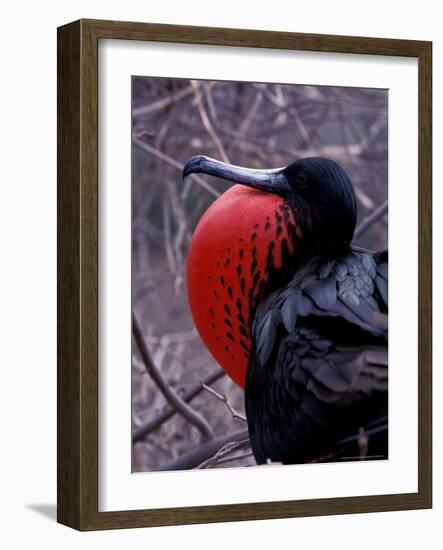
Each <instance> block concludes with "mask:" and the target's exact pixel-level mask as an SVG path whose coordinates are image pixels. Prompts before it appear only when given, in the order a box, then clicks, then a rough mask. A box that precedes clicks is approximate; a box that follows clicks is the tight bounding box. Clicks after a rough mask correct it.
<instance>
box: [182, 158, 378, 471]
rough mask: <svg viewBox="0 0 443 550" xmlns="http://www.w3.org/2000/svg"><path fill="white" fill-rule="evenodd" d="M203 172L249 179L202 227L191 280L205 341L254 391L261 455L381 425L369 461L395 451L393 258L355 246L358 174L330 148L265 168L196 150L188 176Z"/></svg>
mask: <svg viewBox="0 0 443 550" xmlns="http://www.w3.org/2000/svg"><path fill="white" fill-rule="evenodd" d="M193 173H204V174H208V175H212V176H216V177H218V178H222V179H224V180H228V181H230V182H234V183H235V184H236V185H234V186H232V187H231V188H230V189H229V190H228V191H226V192H225V193H224V194H222V195H221V197H220V198H218V199H217V200H216V201H215V202H214V203H213V204H212V205H211V206H210V207H209V209H208V210H207V211H206V212H205V214H204V215H203V216H202V218H201V220H200V222H199V224H198V226H197V228H196V230H195V232H194V235H193V238H192V241H191V245H190V250H189V254H188V263H187V286H188V296H189V303H190V308H191V311H192V315H193V318H194V321H195V324H196V327H197V329H198V331H199V333H200V335H201V337H202V339H203V341H204V343H205V344H206V346H207V347H208V349H209V351H210V352H211V353H212V355H213V356H214V357H215V359H216V360H217V361H218V363H219V364H220V365H221V366H222V367H223V368H224V369H225V371H226V372H227V374H228V375H230V376H231V378H232V379H233V380H234V381H235V382H237V383H238V384H239V385H240V386H243V387H244V390H245V410H246V417H247V422H248V431H249V436H250V441H251V447H252V451H253V454H254V457H255V459H256V461H257V463H258V464H263V463H266V462H278V463H283V464H293V463H302V462H308V461H312V460H316V459H318V458H319V457H321V456H323V455H326V456H327V454H328V452H329V451H330V449H331V446H332V447H334V448H337V447H340V442H342V443H343V444H344V442H346V441H353V440H355V439H357V438H356V437H355V434H358V433H359V431H360V433H361V432H362V430H366V432H367V433H370V431H371V427H373V426H378V427H377V429H376V430H374V433H375V432H377V431H378V432H380V431H382V432H383V437H381V438H379V439H377V438H375V439H373V441H375V442H376V444H373V445H372V447H370V448H371V454H369V455H368V456H367V458H371V457H372V458H387V424H386V418H387V404H388V403H387V393H388V392H387V389H388V353H387V351H388V350H387V344H388V253H387V251H382V252H373V251H369V250H364V249H362V248H358V247H355V246H353V245H352V244H351V242H352V239H353V235H354V231H355V227H356V220H357V202H356V199H355V193H354V190H353V186H352V184H351V181H350V179H349V177H348V175H347V174H346V172H345V170H344V169H343V168H342V167H341V166H340V165H339V164H338V163H336V162H335V161H333V160H330V159H326V158H321V157H310V158H304V159H300V160H297V161H295V162H293V163H291V164H289V165H288V166H286V167H284V168H277V169H267V170H257V169H249V168H243V167H239V166H234V165H230V164H227V163H224V162H220V161H218V160H215V159H211V158H209V157H206V156H195V157H192V158H191V159H190V160H189V161H188V162H187V163H186V165H185V167H184V170H183V177H185V176H187V175H189V174H193ZM379 419H382V424H381V426H382V429H381V430H380V426H379V423H380V422H381V421H379ZM348 453H349V451H348ZM377 453H380V454H377ZM357 457H358V453H356V454H355V457H354V456H350V457H346V456H345V457H343V456H342V458H349V459H352V458H357Z"/></svg>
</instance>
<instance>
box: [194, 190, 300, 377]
mask: <svg viewBox="0 0 443 550" xmlns="http://www.w3.org/2000/svg"><path fill="white" fill-rule="evenodd" d="M288 222H289V223H288ZM291 225H292V227H295V224H294V220H293V214H292V211H291V210H290V209H289V208H288V206H287V205H285V204H284V201H283V199H281V198H280V197H278V196H277V195H273V194H270V193H264V192H261V191H257V190H255V189H250V188H248V187H245V186H242V185H234V186H233V187H231V188H230V189H229V190H228V191H226V193H224V194H223V195H222V196H221V197H219V198H218V199H217V200H216V201H215V202H214V203H213V204H212V205H211V206H210V208H208V210H207V211H206V212H205V214H204V215H203V216H202V218H201V220H200V222H199V224H198V226H197V228H196V230H195V232H194V235H193V238H192V242H191V246H190V250H189V255H188V263H187V284H188V296H189V304H190V308H191V312H192V316H193V318H194V322H195V325H196V327H197V329H198V332H199V333H200V336H201V338H202V340H203V342H204V343H205V345H206V346H207V348H208V349H209V351H210V352H211V354H212V355H213V356H214V358H215V359H216V361H217V362H218V363H219V364H220V365H221V366H222V367H223V369H224V370H225V371H226V372H227V374H228V375H229V376H230V377H231V378H232V379H233V380H234V381H235V382H236V383H237V384H238V385H240V386H242V387H243V386H244V381H245V375H246V367H247V364H248V357H249V349H250V344H251V337H250V330H249V326H250V321H251V319H250V315H251V308H252V310H253V305H252V304H257V303H258V301H259V299H260V296H261V293H262V291H263V287H264V284H265V282H266V281H267V278H268V274H269V267H270V266H272V267H273V268H277V269H278V268H280V267H281V263H282V246H286V245H288V247H289V249H290V250H293V234H292V236H290V235H289V234H288V231H289V227H291ZM283 241H285V242H284V243H283Z"/></svg>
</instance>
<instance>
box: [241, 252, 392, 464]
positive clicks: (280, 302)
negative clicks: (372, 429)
mask: <svg viewBox="0 0 443 550" xmlns="http://www.w3.org/2000/svg"><path fill="white" fill-rule="evenodd" d="M387 262H388V258H387V253H382V254H378V255H377V254H372V253H369V252H367V251H363V250H356V249H354V250H352V251H351V252H350V254H349V255H348V256H347V257H346V258H344V259H342V260H340V261H329V262H327V263H325V264H323V265H321V266H319V265H318V264H315V263H311V264H308V265H306V266H304V267H303V268H302V269H299V270H298V271H297V273H296V275H295V277H294V279H293V280H292V281H291V282H290V283H289V285H287V286H286V287H285V288H283V289H280V290H278V291H276V292H274V293H273V294H271V295H270V296H269V297H268V298H267V299H266V301H265V302H263V303H262V304H261V305H260V306H259V308H258V310H257V313H256V316H255V321H254V324H253V327H252V334H253V340H254V350H255V353H254V354H253V358H252V362H253V368H252V369H249V370H248V379H247V385H246V390H247V391H246V394H245V397H246V410H247V416H248V424H249V429H250V435H251V444H252V447H253V451H254V455H255V457H256V459H257V461H258V462H265V461H266V459H267V458H271V459H272V460H279V461H283V462H287V463H289V462H304V461H306V459H307V458H309V457H311V458H314V457H315V456H318V455H317V454H316V453H319V452H321V451H322V448H320V447H319V443H318V442H322V443H323V444H324V443H327V442H328V441H329V443H330V444H332V443H333V441H337V440H338V439H340V438H343V437H347V436H349V435H350V433H355V432H353V430H357V431H358V428H359V426H361V425H366V423H367V422H368V421H370V420H371V419H373V416H372V415H373V409H374V407H373V406H372V405H371V406H370V407H369V408H368V407H367V405H365V404H367V403H369V402H371V403H372V401H371V400H374V399H375V401H376V402H377V407H376V409H377V414H386V407H387V399H386V395H387V388H388V360H387V358H388V353H387V328H388V327H387ZM257 372H259V373H262V374H259V375H257ZM271 372H272V374H270V373H271ZM268 373H269V374H268ZM254 376H259V377H260V376H269V378H267V379H266V380H267V381H266V382H263V379H262V382H257V381H258V378H257V379H255V380H254V379H253V378H254ZM256 383H261V384H264V387H266V391H268V392H269V394H268V395H267V396H266V397H265V398H263V397H262V393H261V390H260V388H263V385H262V386H255V384H256ZM380 396H381V397H380ZM380 403H381V405H380ZM379 405H380V407H379ZM349 406H352V409H348V408H347V407H349ZM365 407H366V408H365ZM258 409H260V410H266V415H267V416H266V424H265V425H263V424H260V421H259V420H258V419H257V418H256V415H254V413H253V411H254V410H255V411H256V410H258ZM368 410H370V411H371V414H370V415H367V412H368ZM380 411H381V412H380ZM354 417H355V418H354ZM362 419H364V420H362ZM361 422H364V423H363V424H362V423H361ZM354 424H355V425H354ZM259 433H261V435H260V436H256V435H255V434H259Z"/></svg>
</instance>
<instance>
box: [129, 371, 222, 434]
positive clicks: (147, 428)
mask: <svg viewBox="0 0 443 550" xmlns="http://www.w3.org/2000/svg"><path fill="white" fill-rule="evenodd" d="M224 375H225V371H223V370H219V371H216V372H214V373H213V374H211V375H209V376H208V377H207V378H205V384H206V385H210V384H214V382H216V381H217V380H219V379H220V378H222V376H224ZM202 391H203V388H202V385H201V384H200V383H199V384H195V385H194V386H192V387H191V388H189V389H188V390H186V392H184V393H183V394H182V396H181V398H182V399H183V401H185V402H186V403H189V402H190V401H192V400H193V399H194V397H196V396H197V395H199V394H200V393H201V392H202ZM176 412H177V411H176V410H175V409H173V408H172V407H167V408H166V409H165V410H164V411H163V412H162V413H160V414H159V415H158V416H157V417H156V418H154V419H153V420H150V421H149V422H146V424H143V425H141V426H137V427H136V428H135V429H134V430H133V434H132V441H133V442H134V443H136V442H137V441H141V440H142V439H143V438H144V437H146V436H147V435H148V434H150V433H151V432H153V431H154V430H156V429H157V428H159V427H160V426H161V425H162V424H163V423H164V422H166V421H167V420H169V419H170V418H172V417H173V416H174V415H175V414H176Z"/></svg>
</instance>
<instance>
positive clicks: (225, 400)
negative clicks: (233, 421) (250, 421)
mask: <svg viewBox="0 0 443 550" xmlns="http://www.w3.org/2000/svg"><path fill="white" fill-rule="evenodd" d="M200 385H201V387H202V388H203V389H204V390H206V391H207V392H209V393H211V394H212V395H214V396H215V397H216V398H217V399H220V401H222V402H223V403H224V404H225V405H226V407H227V408H228V410H229V412H230V413H231V414H232V418H238V419H239V420H243V421H244V422H246V416H244V415H243V414H240V413H239V412H237V411H236V410H235V409H234V407H233V406H232V405H231V403H230V402H229V399H228V398H227V397H226V395H222V394H221V393H218V392H217V391H215V390H214V389H213V388H210V387H209V386H207V385H206V384H205V383H204V382H203V380H200Z"/></svg>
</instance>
